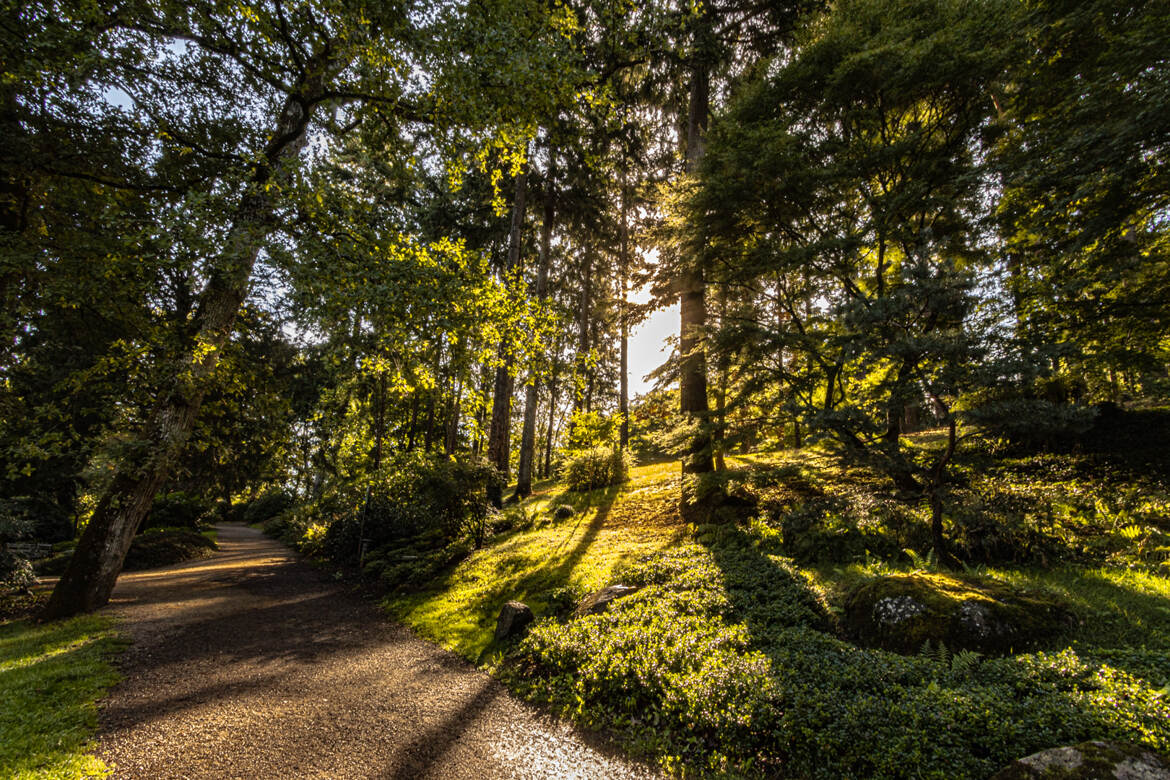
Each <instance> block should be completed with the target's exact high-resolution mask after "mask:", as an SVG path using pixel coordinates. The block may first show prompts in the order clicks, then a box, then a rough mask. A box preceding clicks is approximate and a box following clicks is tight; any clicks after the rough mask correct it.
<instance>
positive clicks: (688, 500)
mask: <svg viewBox="0 0 1170 780" xmlns="http://www.w3.org/2000/svg"><path fill="white" fill-rule="evenodd" d="M708 21H709V20H708ZM698 37H699V38H700V39H701V38H702V37H703V36H702V35H701V34H700V35H699V36H698ZM709 99H710V66H709V65H708V64H707V62H706V61H705V59H704V58H703V57H702V56H701V54H696V56H695V59H694V61H693V62H692V65H691V88H690V104H689V107H688V112H687V149H686V154H687V172H688V173H690V174H694V173H696V172H697V171H698V169H699V164H700V163H701V162H702V159H703V152H704V150H705V146H706V138H705V136H706V132H707V115H708V106H709ZM678 291H679V309H680V320H681V322H680V327H679V359H680V361H681V365H680V369H679V411H680V412H681V413H682V416H683V419H684V420H685V421H686V422H688V423H690V424H691V425H693V426H694V434H693V436H692V437H691V442H690V445H689V446H688V447H687V451H686V452H685V453H684V455H683V461H682V473H683V486H682V497H681V508H682V511H683V514H684V516H687V517H690V516H692V515H693V514H694V510H695V509H696V504H697V502H698V497H697V496H695V494H694V492H693V489H694V488H693V480H691V479H688V477H694V476H697V475H700V474H706V473H709V472H711V471H713V470H714V468H715V464H714V461H713V460H712V457H711V432H710V427H709V420H708V419H707V418H708V414H709V410H708V406H707V353H706V346H705V343H704V331H705V329H706V327H707V283H706V279H705V278H704V276H703V271H702V268H701V266H700V265H699V264H698V262H696V261H695V260H694V259H692V260H691V261H689V262H684V263H683V264H682V267H681V270H680V273H679V278H678Z"/></svg>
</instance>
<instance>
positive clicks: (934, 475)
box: [926, 395, 959, 569]
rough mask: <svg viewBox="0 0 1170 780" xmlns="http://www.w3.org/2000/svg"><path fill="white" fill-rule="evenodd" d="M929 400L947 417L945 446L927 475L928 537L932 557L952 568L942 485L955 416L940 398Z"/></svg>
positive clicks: (954, 565)
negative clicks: (946, 533) (945, 527)
mask: <svg viewBox="0 0 1170 780" xmlns="http://www.w3.org/2000/svg"><path fill="white" fill-rule="evenodd" d="M931 400H932V401H933V402H934V404H935V406H936V408H938V409H939V410H940V411H941V412H942V413H943V416H944V417H945V418H946V419H947V446H946V449H944V450H943V452H942V454H941V455H939V456H938V459H937V460H936V461H935V462H934V465H933V466H932V467H931V469H930V473H929V475H928V477H927V486H926V493H927V497H928V498H929V500H930V537H931V542H932V544H933V547H934V559H935V560H936V561H937V562H938V563H939V564H940V565H942V566H946V567H948V568H952V569H954V568H957V567H958V565H959V561H958V559H957V558H955V556H953V555H951V553H950V551H949V550H948V549H947V540H946V536H945V534H944V533H943V502H942V486H943V482H944V480H945V476H946V468H947V464H948V463H950V461H951V458H952V457H953V456H954V454H955V444H956V441H957V437H956V432H957V426H956V424H955V418H954V417H953V416H952V415H951V411H950V409H949V408H948V407H947V405H946V404H945V403H943V401H942V399H940V398H938V397H937V396H933V395H932V396H931Z"/></svg>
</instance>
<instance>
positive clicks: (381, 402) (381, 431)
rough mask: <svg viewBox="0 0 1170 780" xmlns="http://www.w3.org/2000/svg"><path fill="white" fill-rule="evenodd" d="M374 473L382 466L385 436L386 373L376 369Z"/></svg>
mask: <svg viewBox="0 0 1170 780" xmlns="http://www.w3.org/2000/svg"><path fill="white" fill-rule="evenodd" d="M374 393H375V395H374V473H375V474H377V473H378V471H379V470H381V468H382V440H383V439H384V438H385V437H386V374H385V372H383V371H378V379H377V382H376V383H375V388H374Z"/></svg>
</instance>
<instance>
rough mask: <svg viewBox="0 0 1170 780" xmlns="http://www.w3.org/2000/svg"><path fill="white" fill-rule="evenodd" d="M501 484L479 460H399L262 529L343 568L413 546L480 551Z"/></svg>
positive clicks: (418, 455) (406, 456)
mask: <svg viewBox="0 0 1170 780" xmlns="http://www.w3.org/2000/svg"><path fill="white" fill-rule="evenodd" d="M498 479H499V477H498V473H497V472H496V470H495V469H494V468H493V467H492V466H490V465H489V464H487V463H485V462H483V461H478V460H452V459H448V458H445V457H442V456H436V455H429V454H427V453H422V452H408V453H402V454H400V455H397V456H396V457H394V458H393V459H392V460H391V461H390V462H388V463H387V464H385V466H384V468H383V469H382V470H381V471H380V472H379V473H378V474H377V475H375V476H374V477H372V478H371V479H370V481H369V483H367V484H366V485H361V484H352V485H349V486H344V487H342V486H334V488H333V489H332V490H331V491H329V492H327V493H325V494H323V495H322V496H320V497H318V498H317V500H315V501H313V502H309V503H305V504H302V505H300V506H297V507H296V508H295V509H293V510H291V511H289V512H286V513H284V514H279V515H276V517H275V518H273V520H272V521H270V522H269V523H268V524H267V525H266V527H265V530H266V531H267V532H269V533H272V534H275V535H278V536H280V537H281V538H284V539H286V540H287V541H290V542H292V543H294V544H296V545H298V546H299V547H300V548H301V549H302V551H304V552H306V553H308V554H313V555H316V554H321V555H324V556H326V557H328V558H329V559H331V560H333V561H335V562H337V563H342V564H349V563H355V562H357V560H358V557H359V555H360V554H361V551H362V550H363V549H364V550H365V551H366V552H375V551H378V550H383V551H385V550H388V549H391V548H401V547H405V546H409V545H411V544H416V543H417V544H423V545H424V546H425V547H426V548H427V549H432V550H433V549H437V548H444V547H446V546H447V545H449V544H451V543H453V542H456V541H458V540H467V541H469V542H470V543H471V544H472V545H474V546H476V547H478V546H479V545H480V544H482V543H483V540H484V538H485V535H486V533H487V528H488V520H489V516H490V513H491V509H490V505H489V503H488V488H489V486H490V485H491V484H492V483H493V482H494V481H496V480H498ZM376 554H377V553H375V555H376Z"/></svg>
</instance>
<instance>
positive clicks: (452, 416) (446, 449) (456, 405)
mask: <svg viewBox="0 0 1170 780" xmlns="http://www.w3.org/2000/svg"><path fill="white" fill-rule="evenodd" d="M462 405H463V380H462V379H460V380H459V381H457V382H456V383H455V394H454V395H453V396H452V397H451V401H450V410H449V412H448V414H447V435H446V436H445V437H444V438H443V454H444V455H452V454H454V452H455V447H456V446H457V445H458V443H459V412H460V407H462Z"/></svg>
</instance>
